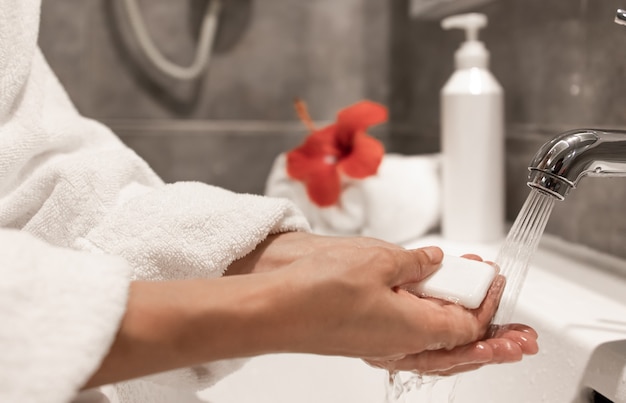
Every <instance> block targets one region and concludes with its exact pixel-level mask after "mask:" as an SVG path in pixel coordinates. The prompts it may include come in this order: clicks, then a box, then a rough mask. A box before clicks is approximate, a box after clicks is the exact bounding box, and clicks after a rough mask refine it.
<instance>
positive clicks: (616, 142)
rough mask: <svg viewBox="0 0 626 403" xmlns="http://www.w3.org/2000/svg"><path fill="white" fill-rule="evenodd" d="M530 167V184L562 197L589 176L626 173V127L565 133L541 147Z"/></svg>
mask: <svg viewBox="0 0 626 403" xmlns="http://www.w3.org/2000/svg"><path fill="white" fill-rule="evenodd" d="M528 169H529V171H530V173H529V174H528V186H530V187H532V188H535V189H537V190H539V191H541V192H543V193H546V194H549V195H551V196H553V197H555V198H557V199H559V200H564V199H565V196H567V194H568V192H569V191H570V189H572V188H576V186H577V185H578V182H579V181H580V179H582V178H583V177H585V176H605V177H610V176H626V131H620V130H597V129H577V130H572V131H568V132H565V133H562V134H560V135H558V136H557V137H555V138H554V139H552V140H550V141H548V142H547V143H545V144H544V145H543V146H542V147H541V148H540V149H539V151H538V152H537V154H535V157H534V158H533V160H532V162H531V163H530V166H529V167H528Z"/></svg>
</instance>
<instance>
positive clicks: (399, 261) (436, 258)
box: [392, 246, 443, 287]
mask: <svg viewBox="0 0 626 403" xmlns="http://www.w3.org/2000/svg"><path fill="white" fill-rule="evenodd" d="M393 253H394V256H395V262H394V264H395V265H396V266H397V268H398V270H396V271H395V276H394V278H393V279H392V282H393V283H394V284H392V286H394V287H395V286H401V285H404V284H408V283H415V282H418V281H421V280H423V279H425V278H426V277H428V276H430V275H431V274H433V273H434V272H435V271H437V269H438V268H439V267H440V266H441V260H442V259H443V251H442V250H441V249H440V248H438V247H436V246H429V247H426V248H420V249H412V250H398V251H394V252H393Z"/></svg>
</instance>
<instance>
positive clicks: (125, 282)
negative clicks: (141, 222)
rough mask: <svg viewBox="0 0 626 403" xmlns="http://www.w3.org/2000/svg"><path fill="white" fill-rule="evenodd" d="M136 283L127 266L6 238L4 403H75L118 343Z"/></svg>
mask: <svg viewBox="0 0 626 403" xmlns="http://www.w3.org/2000/svg"><path fill="white" fill-rule="evenodd" d="M129 277H130V269H129V267H128V265H127V263H126V262H125V261H123V260H122V259H120V258H116V257H110V256H104V255H92V254H88V253H84V252H77V251H72V250H68V249H61V248H58V247H53V246H50V245H48V244H46V243H44V242H43V241H40V240H38V239H36V238H34V237H32V236H30V235H28V234H26V233H22V232H18V231H15V230H0V345H1V346H2V354H0V401H2V402H67V401H69V400H71V399H72V397H73V396H74V395H75V394H76V393H77V391H78V390H79V389H80V387H82V385H84V383H85V382H86V381H87V380H88V379H89V377H90V376H91V375H92V374H93V372H95V370H96V369H97V368H98V366H99V365H100V363H101V361H102V359H103V358H104V356H105V355H106V353H107V352H108V350H109V348H110V345H111V343H112V342H113V340H114V337H115V334H116V332H117V329H118V327H119V323H120V321H121V318H122V316H123V314H124V311H125V308H126V301H127V295H128V286H129Z"/></svg>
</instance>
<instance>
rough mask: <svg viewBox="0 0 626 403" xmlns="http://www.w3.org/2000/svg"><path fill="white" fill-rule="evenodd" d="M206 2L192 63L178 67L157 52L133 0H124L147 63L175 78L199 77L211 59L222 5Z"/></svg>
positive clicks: (216, 1) (219, 1) (217, 1)
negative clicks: (207, 3)
mask: <svg viewBox="0 0 626 403" xmlns="http://www.w3.org/2000/svg"><path fill="white" fill-rule="evenodd" d="M209 1H210V4H209V5H208V6H207V8H206V11H205V13H204V17H203V18H202V27H201V28H200V38H199V40H198V45H197V48H196V51H195V56H194V58H193V62H192V63H191V64H190V65H189V66H181V65H178V64H176V63H173V62H171V61H170V60H168V59H167V58H166V57H165V56H163V53H161V51H160V50H159V49H158V48H157V46H156V45H155V44H154V42H153V41H152V38H151V37H150V34H149V33H148V30H147V28H146V24H145V23H144V21H143V18H142V17H141V12H140V10H139V6H138V5H137V0H124V6H125V9H126V13H127V14H128V18H129V20H130V25H131V28H132V30H133V33H134V34H135V36H136V38H137V41H138V43H139V46H140V47H141V50H142V51H143V52H144V53H145V55H146V57H147V58H148V60H149V61H150V63H152V64H153V65H154V67H156V68H157V69H158V70H159V71H160V72H161V73H163V74H165V75H167V76H169V77H172V78H175V79H178V80H185V81H188V80H193V79H195V78H197V77H199V76H200V74H202V73H203V72H204V71H205V69H206V68H207V66H208V64H209V60H210V58H211V50H212V48H213V41H214V38H215V31H216V30H217V19H218V15H219V12H220V9H221V6H222V4H221V0H209Z"/></svg>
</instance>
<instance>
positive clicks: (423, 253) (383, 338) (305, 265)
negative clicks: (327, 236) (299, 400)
mask: <svg viewBox="0 0 626 403" xmlns="http://www.w3.org/2000/svg"><path fill="white" fill-rule="evenodd" d="M442 257H443V253H442V251H441V249H439V248H437V247H429V248H422V249H416V250H405V249H402V248H399V247H397V246H395V245H389V244H386V243H383V242H380V241H378V243H376V242H372V241H370V240H364V241H362V240H361V239H354V240H351V241H350V240H349V239H343V240H342V241H340V242H335V243H334V244H333V243H330V245H329V246H324V247H320V248H319V249H317V250H316V252H315V253H310V254H305V255H304V256H303V257H301V258H296V259H295V260H294V261H293V262H292V263H291V264H288V265H285V266H284V269H286V270H280V271H278V272H277V271H274V272H271V273H268V274H269V275H276V276H280V277H281V279H282V281H283V282H284V284H285V287H284V289H283V292H281V295H280V296H278V297H282V298H284V302H282V303H281V304H280V305H281V306H282V308H280V309H278V310H277V311H276V315H277V316H279V318H274V319H269V320H270V321H273V322H274V323H275V324H276V326H279V325H280V321H281V320H282V321H285V322H286V323H290V324H291V325H290V328H289V330H288V333H289V334H290V335H291V337H290V341H291V342H294V343H295V345H293V348H294V349H295V350H296V351H302V352H313V353H318V354H336V355H348V356H354V357H361V358H366V359H373V360H391V359H398V358H400V357H404V356H407V355H411V354H417V353H421V352H424V351H427V350H439V349H448V350H451V349H453V348H455V347H458V346H463V345H466V344H468V343H470V342H473V341H476V340H479V339H481V338H483V336H484V335H485V333H486V332H487V329H488V327H489V323H490V320H491V318H492V317H493V315H494V313H495V310H496V308H497V305H498V301H499V298H500V295H501V292H502V288H503V285H504V282H503V279H502V278H501V277H499V278H498V280H497V281H494V284H493V286H492V288H491V290H490V292H489V294H488V296H487V297H486V298H485V301H484V302H483V304H482V305H481V306H480V307H479V308H478V309H475V310H468V309H465V308H463V307H461V306H459V305H455V304H444V303H442V302H441V301H438V300H431V299H425V298H418V297H416V296H414V295H412V294H410V293H409V292H407V291H405V290H403V289H402V286H404V285H406V284H409V283H413V282H418V281H420V280H422V279H424V278H425V277H427V276H429V275H430V274H432V273H433V272H434V271H435V270H437V268H438V267H439V265H440V263H441V259H442Z"/></svg>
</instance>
